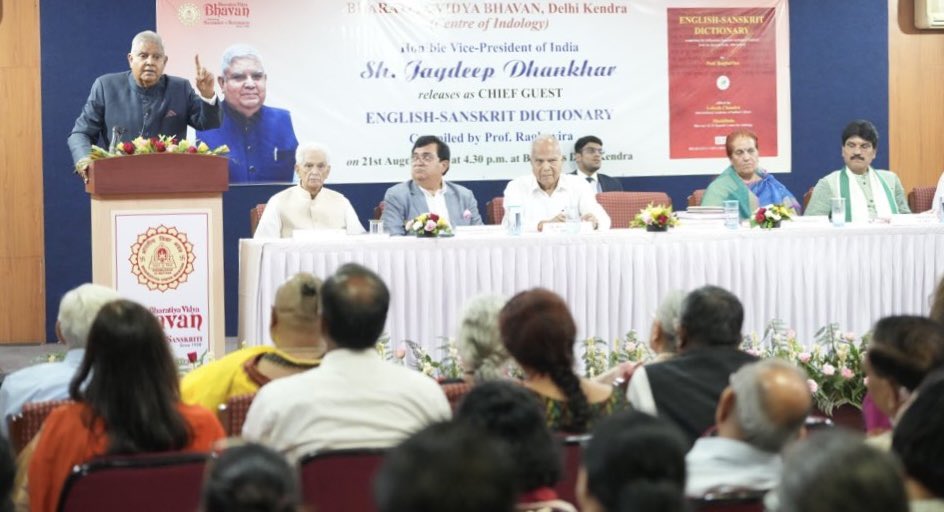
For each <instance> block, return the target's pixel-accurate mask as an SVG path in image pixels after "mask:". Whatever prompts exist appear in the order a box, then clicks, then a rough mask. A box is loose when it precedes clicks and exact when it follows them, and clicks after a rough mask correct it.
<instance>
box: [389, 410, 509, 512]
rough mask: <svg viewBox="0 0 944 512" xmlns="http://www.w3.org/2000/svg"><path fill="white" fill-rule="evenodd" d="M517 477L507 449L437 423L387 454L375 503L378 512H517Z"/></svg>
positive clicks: (476, 433)
mask: <svg viewBox="0 0 944 512" xmlns="http://www.w3.org/2000/svg"><path fill="white" fill-rule="evenodd" d="M514 474H515V473H514V466H513V464H512V461H511V460H510V457H509V456H508V454H507V453H505V450H504V446H503V445H502V444H501V443H500V442H499V441H496V440H494V439H492V438H490V437H489V436H488V434H486V433H485V432H483V431H482V430H481V429H478V428H475V427H473V426H471V425H467V424H465V423H461V422H455V421H452V422H444V423H437V424H435V425H432V426H429V427H426V428H424V429H423V430H421V431H419V432H417V433H416V434H414V435H412V436H411V437H410V438H409V439H407V440H406V441H404V442H403V443H402V444H400V445H399V446H397V447H396V448H393V449H392V450H391V451H390V453H388V454H387V456H386V457H385V459H384V462H383V465H382V466H381V467H380V470H379V471H378V473H377V476H376V477H375V478H374V499H375V500H376V502H377V508H378V509H379V511H380V512H406V511H411V512H432V511H440V510H448V511H449V512H485V511H488V512H513V511H514V508H515V478H514Z"/></svg>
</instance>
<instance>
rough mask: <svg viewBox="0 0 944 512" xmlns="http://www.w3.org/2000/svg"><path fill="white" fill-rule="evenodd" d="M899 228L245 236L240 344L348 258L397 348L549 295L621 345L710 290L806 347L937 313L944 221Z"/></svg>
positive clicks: (253, 339) (810, 225)
mask: <svg viewBox="0 0 944 512" xmlns="http://www.w3.org/2000/svg"><path fill="white" fill-rule="evenodd" d="M811 221H812V222H811ZM893 222H894V223H893V224H874V225H870V224H867V225H846V226H845V227H842V228H834V227H832V226H830V225H829V224H828V223H826V221H825V220H822V221H820V222H816V221H813V219H800V221H798V222H791V223H788V222H785V223H784V227H783V228H781V229H776V230H769V231H765V230H760V229H747V228H741V229H739V230H736V231H732V230H727V229H725V228H724V227H721V226H717V225H716V224H717V223H711V224H709V225H695V224H696V223H689V225H688V226H682V227H679V228H676V229H673V230H671V231H670V232H668V233H647V232H645V231H644V230H628V229H616V230H611V231H609V232H603V233H590V234H582V235H571V236H564V235H541V234H532V235H523V236H520V237H511V236H508V235H505V234H504V233H503V232H501V231H495V230H484V231H476V232H468V233H463V232H461V231H460V232H459V233H458V234H457V236H455V237H454V238H441V239H417V238H413V237H393V238H388V237H372V236H369V235H362V236H352V237H348V238H340V239H338V238H334V239H327V240H321V241H317V242H311V241H309V242H296V241H292V240H279V241H261V240H241V241H240V275H239V279H240V283H239V311H240V319H239V326H240V329H239V335H240V339H241V340H244V341H245V342H246V343H247V344H249V345H256V344H263V343H265V344H269V343H271V339H270V337H269V332H268V325H269V311H270V308H271V306H272V300H273V298H274V296H275V291H276V289H277V288H278V286H279V285H280V284H281V283H283V282H284V281H285V280H286V279H288V278H289V277H290V276H292V275H293V274H295V273H296V272H299V271H307V272H311V273H313V274H315V275H316V276H319V277H326V276H328V275H329V274H331V273H332V272H333V271H334V270H335V269H336V268H337V267H339V266H340V265H341V264H343V263H347V262H357V263H360V264H363V265H366V266H367V267H369V268H371V269H373V270H375V271H376V272H377V273H379V274H380V276H382V277H383V279H384V281H386V283H387V285H388V286H389V287H390V291H391V295H392V300H391V305H390V314H389V316H388V318H387V326H386V329H387V331H388V333H389V334H390V336H391V339H392V340H393V341H394V342H399V341H401V340H404V339H410V340H414V341H417V342H420V343H421V344H422V345H424V346H425V347H427V348H431V349H432V348H438V347H440V346H441V345H442V343H443V340H442V337H446V336H454V335H455V332H456V329H457V324H458V321H459V314H460V312H461V309H462V306H463V304H464V303H465V302H466V300H467V299H469V298H470V297H473V296H475V295H478V294H484V293H498V294H504V295H507V296H511V295H513V294H514V293H516V292H518V291H521V290H525V289H528V288H532V287H536V286H541V287H545V288H549V289H551V290H553V291H555V292H557V293H559V294H560V295H561V296H563V297H564V298H565V299H566V300H567V302H568V304H570V307H571V311H572V312H573V315H574V318H575V319H576V322H577V329H578V336H579V337H581V338H583V337H586V336H601V337H603V338H605V339H610V340H612V339H614V338H616V337H620V336H622V335H624V334H625V333H626V332H627V331H629V330H630V329H635V330H636V331H637V332H638V333H639V334H640V336H641V337H642V338H643V339H647V338H648V332H649V326H650V323H651V320H652V317H653V314H654V312H655V308H656V307H657V305H658V303H659V300H661V298H662V297H663V295H664V294H665V293H666V292H667V291H669V290H672V289H681V290H691V289H693V288H695V287H698V286H701V285H704V284H715V285H718V286H722V287H724V288H726V289H728V290H731V291H732V292H734V293H735V294H736V295H737V296H738V297H739V298H740V299H741V301H742V302H743V304H744V310H745V318H744V332H745V333H750V332H756V333H758V334H762V333H763V330H764V327H765V326H766V324H767V323H768V322H769V321H770V320H771V319H774V318H779V319H782V320H783V321H784V322H786V324H787V325H788V326H791V327H793V328H795V329H796V331H797V333H798V335H799V337H800V340H801V341H803V342H810V341H812V336H813V334H814V333H815V332H816V330H817V329H818V328H820V327H822V326H824V325H826V324H827V323H829V322H839V324H840V326H841V327H842V328H843V329H845V330H851V331H854V332H856V333H858V334H861V333H864V332H865V331H867V330H869V329H870V328H871V326H872V324H874V323H875V321H876V320H878V319H879V318H881V317H882V316H886V315H891V314H927V312H928V310H929V297H930V296H931V294H932V292H933V290H934V286H935V284H936V283H937V280H938V279H939V278H940V277H941V275H942V274H944V225H941V224H937V223H931V222H929V221H926V220H924V219H919V218H917V217H916V218H913V219H905V218H900V219H896V220H895V221H893Z"/></svg>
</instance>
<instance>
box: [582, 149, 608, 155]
mask: <svg viewBox="0 0 944 512" xmlns="http://www.w3.org/2000/svg"><path fill="white" fill-rule="evenodd" d="M582 152H583V153H588V154H591V155H600V156H603V155H604V153H603V148H583V151H582Z"/></svg>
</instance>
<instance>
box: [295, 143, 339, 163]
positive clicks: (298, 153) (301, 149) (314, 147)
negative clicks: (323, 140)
mask: <svg viewBox="0 0 944 512" xmlns="http://www.w3.org/2000/svg"><path fill="white" fill-rule="evenodd" d="M308 151H320V152H321V153H322V154H324V157H325V163H326V164H328V165H330V164H331V154H330V153H329V152H328V147H327V146H325V145H324V144H319V143H317V142H305V143H302V144H299V145H298V147H297V148H295V162H301V161H302V158H303V157H304V156H305V153H307V152H308Z"/></svg>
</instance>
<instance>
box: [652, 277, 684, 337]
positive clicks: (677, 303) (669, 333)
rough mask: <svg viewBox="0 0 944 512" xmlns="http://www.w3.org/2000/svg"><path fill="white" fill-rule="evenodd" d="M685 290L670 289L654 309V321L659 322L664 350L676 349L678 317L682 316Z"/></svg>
mask: <svg viewBox="0 0 944 512" xmlns="http://www.w3.org/2000/svg"><path fill="white" fill-rule="evenodd" d="M684 299H685V292H683V291H681V290H672V291H670V292H669V293H667V294H666V295H665V297H663V299H662V302H661V303H659V308H658V309H656V319H655V320H656V322H659V327H660V330H661V331H662V342H663V349H664V351H665V352H675V351H677V350H678V328H679V317H681V316H682V301H683V300H684Z"/></svg>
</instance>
